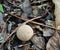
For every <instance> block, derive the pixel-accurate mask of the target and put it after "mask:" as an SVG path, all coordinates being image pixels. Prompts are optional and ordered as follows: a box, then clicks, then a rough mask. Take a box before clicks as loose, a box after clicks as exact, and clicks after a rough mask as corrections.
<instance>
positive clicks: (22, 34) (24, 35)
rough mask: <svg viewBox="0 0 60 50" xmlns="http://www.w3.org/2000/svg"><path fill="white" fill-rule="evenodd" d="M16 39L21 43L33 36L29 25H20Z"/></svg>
mask: <svg viewBox="0 0 60 50" xmlns="http://www.w3.org/2000/svg"><path fill="white" fill-rule="evenodd" d="M16 34H17V37H18V39H20V40H22V41H28V40H30V39H31V38H32V36H33V29H32V28H31V27H30V26H29V25H22V26H20V28H19V29H18V30H17V33H16Z"/></svg>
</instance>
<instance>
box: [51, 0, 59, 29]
mask: <svg viewBox="0 0 60 50" xmlns="http://www.w3.org/2000/svg"><path fill="white" fill-rule="evenodd" d="M52 1H53V3H54V4H55V12H54V14H55V16H56V19H55V20H56V28H57V29H59V30H60V0H52Z"/></svg>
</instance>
